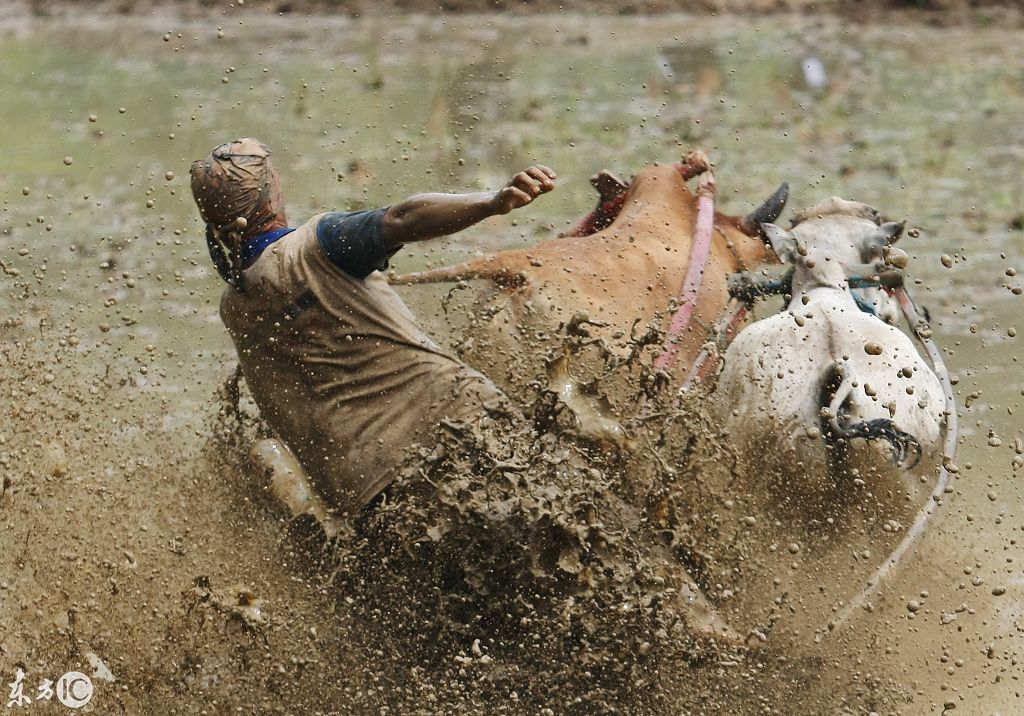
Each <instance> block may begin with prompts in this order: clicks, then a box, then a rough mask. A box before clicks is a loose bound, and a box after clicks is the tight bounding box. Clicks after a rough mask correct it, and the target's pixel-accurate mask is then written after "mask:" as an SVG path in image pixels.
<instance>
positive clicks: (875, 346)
mask: <svg viewBox="0 0 1024 716" xmlns="http://www.w3.org/2000/svg"><path fill="white" fill-rule="evenodd" d="M864 352H865V353H867V354H868V355H869V356H880V355H882V346H881V344H879V343H875V342H874V341H868V342H867V343H865V344H864Z"/></svg>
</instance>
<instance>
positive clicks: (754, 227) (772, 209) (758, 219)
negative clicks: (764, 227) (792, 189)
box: [740, 182, 789, 237]
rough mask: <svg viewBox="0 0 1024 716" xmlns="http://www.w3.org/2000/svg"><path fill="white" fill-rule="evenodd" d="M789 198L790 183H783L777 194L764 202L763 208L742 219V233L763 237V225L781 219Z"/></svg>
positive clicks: (758, 208) (760, 207) (776, 191)
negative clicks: (780, 215) (780, 216)
mask: <svg viewBox="0 0 1024 716" xmlns="http://www.w3.org/2000/svg"><path fill="white" fill-rule="evenodd" d="M788 198H789V183H788V182H783V183H782V185H781V186H780V187H779V188H778V189H776V190H775V193H774V194H772V195H771V196H770V197H768V198H767V199H765V200H764V203H762V204H761V206H759V207H757V208H756V209H754V210H753V211H752V212H750V213H749V214H747V215H746V216H744V217H743V218H742V219H740V231H742V232H743V233H744V234H746V235H747V236H761V237H763V236H764V234H763V233H761V224H770V223H771V222H773V221H775V220H776V219H778V218H779V214H781V213H782V210H783V209H784V208H786V200H787V199H788Z"/></svg>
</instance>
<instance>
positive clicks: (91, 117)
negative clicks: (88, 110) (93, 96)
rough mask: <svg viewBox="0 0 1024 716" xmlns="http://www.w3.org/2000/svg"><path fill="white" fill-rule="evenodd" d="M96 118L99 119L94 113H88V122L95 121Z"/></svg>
mask: <svg viewBox="0 0 1024 716" xmlns="http://www.w3.org/2000/svg"><path fill="white" fill-rule="evenodd" d="M97 120H99V117H97V116H96V115H95V114H90V115H89V121H90V122H96V121H97Z"/></svg>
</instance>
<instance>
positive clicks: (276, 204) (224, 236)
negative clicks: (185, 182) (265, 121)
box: [190, 138, 282, 289]
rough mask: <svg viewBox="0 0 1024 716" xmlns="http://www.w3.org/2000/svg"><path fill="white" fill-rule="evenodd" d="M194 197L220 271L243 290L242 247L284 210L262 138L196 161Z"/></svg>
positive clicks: (232, 145) (242, 141)
mask: <svg viewBox="0 0 1024 716" xmlns="http://www.w3.org/2000/svg"><path fill="white" fill-rule="evenodd" d="M190 173H191V175H192V197H193V198H194V199H195V202H196V206H197V207H198V208H199V215H200V216H201V217H202V218H203V221H205V222H206V244H207V246H208V247H209V249H210V258H211V259H213V263H214V265H215V266H216V267H217V272H218V273H219V274H220V275H221V278H223V279H224V280H225V281H227V282H228V283H229V284H231V285H232V286H234V287H235V288H238V289H241V288H242V259H241V246H242V244H243V243H244V242H245V241H246V240H247V239H249V238H251V237H253V236H256V235H257V234H259V233H261V232H263V231H264V230H265V227H266V226H267V225H268V224H269V223H270V222H271V221H272V220H273V219H274V218H275V217H276V216H277V215H278V214H280V213H281V212H282V203H281V184H280V181H279V179H278V177H277V172H276V171H274V167H273V166H272V165H271V163H270V150H269V149H268V148H267V145H265V144H263V143H262V142H260V141H258V140H256V139H251V138H244V139H236V140H235V141H233V142H228V143H227V144H221V145H220V146H219V147H216V148H214V150H213V151H212V152H210V156H208V157H206V158H205V159H199V160H197V161H195V162H193V163H192V169H191V170H190Z"/></svg>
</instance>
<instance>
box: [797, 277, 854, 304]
mask: <svg viewBox="0 0 1024 716" xmlns="http://www.w3.org/2000/svg"><path fill="white" fill-rule="evenodd" d="M804 297H806V298H807V302H806V303H805V302H804ZM823 302H828V303H830V304H832V305H836V304H837V303H840V304H847V303H848V304H849V305H850V307H851V308H852V309H855V310H857V302H856V301H854V299H853V295H852V294H851V293H850V289H849V286H848V285H847V283H846V281H842V282H840V283H839V284H831V283H821V282H817V281H813V282H812V281H809V282H807V283H805V284H803V285H799V284H797V283H794V285H793V299H792V300H791V301H790V302H789V309H790V310H794V311H799V310H800V309H801V308H806V307H807V306H811V305H814V304H816V303H823Z"/></svg>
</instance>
